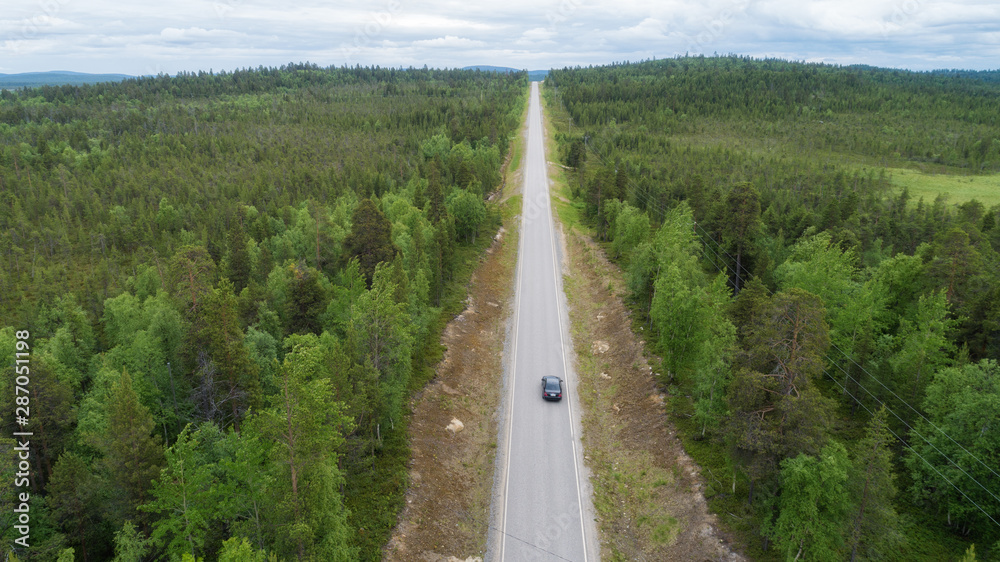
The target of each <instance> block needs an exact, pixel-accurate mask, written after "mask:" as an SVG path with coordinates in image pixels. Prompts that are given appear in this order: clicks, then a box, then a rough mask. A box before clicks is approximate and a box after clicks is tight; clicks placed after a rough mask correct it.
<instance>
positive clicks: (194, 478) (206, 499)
mask: <svg viewBox="0 0 1000 562" xmlns="http://www.w3.org/2000/svg"><path fill="white" fill-rule="evenodd" d="M199 433H200V432H199V431H192V428H191V426H190V425H188V426H186V427H185V428H184V429H183V430H182V431H181V433H180V435H178V436H177V441H176V442H174V444H173V445H171V446H170V447H169V448H167V450H166V453H165V457H166V463H165V465H164V467H163V469H162V470H161V471H160V475H159V477H158V478H156V479H155V480H153V488H152V491H151V495H152V496H153V497H152V500H151V501H150V502H148V503H146V504H144V505H143V506H141V507H140V509H142V510H143V511H148V512H151V513H155V514H158V515H159V518H158V519H157V520H156V521H154V522H153V533H152V536H151V537H150V540H151V542H152V543H153V544H155V545H158V546H160V547H163V548H165V550H166V552H167V555H168V556H170V557H171V558H172V559H173V558H179V557H181V556H182V555H184V554H190V555H191V556H195V557H196V556H197V555H198V554H199V552H201V551H202V548H203V546H204V544H205V535H206V533H207V532H208V529H209V525H210V524H211V522H212V519H214V512H215V508H216V506H217V498H216V497H215V494H214V490H213V488H212V480H213V474H212V471H213V469H214V464H213V463H211V461H210V459H206V458H205V457H204V455H203V454H202V453H201V451H200V450H199V447H200V446H201V443H200V441H199V436H200V435H199Z"/></svg>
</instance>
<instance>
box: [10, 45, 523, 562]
mask: <svg viewBox="0 0 1000 562" xmlns="http://www.w3.org/2000/svg"><path fill="white" fill-rule="evenodd" d="M526 91H527V77H526V75H525V74H524V73H517V74H498V73H484V72H476V71H457V70H456V71H438V70H426V69H425V70H416V69H407V70H401V69H380V68H360V67H358V68H351V69H347V68H319V67H316V66H315V65H308V64H299V65H288V66H284V67H281V68H259V69H256V70H239V71H235V72H226V73H219V74H213V73H199V74H197V75H195V74H182V75H179V76H176V77H168V76H158V77H148V78H138V79H129V80H125V81H124V82H121V83H116V84H99V85H89V86H62V87H42V88H37V89H23V90H18V91H4V92H2V93H0V199H2V201H0V266H2V272H0V316H2V318H3V322H2V325H0V360H2V363H0V364H2V365H3V372H2V373H0V425H2V427H3V434H4V435H5V436H9V435H11V433H12V432H13V431H16V429H15V428H16V427H18V426H16V425H15V424H14V421H15V420H14V419H13V412H14V406H15V404H14V401H15V394H14V393H15V390H14V389H13V381H14V380H15V379H14V374H13V367H12V366H11V365H13V358H14V353H15V341H16V339H17V338H16V334H17V333H18V332H19V331H28V332H30V338H29V343H30V346H31V373H32V376H31V383H30V384H31V391H32V394H31V401H32V402H31V411H32V416H31V419H30V422H29V423H30V427H29V428H28V429H33V430H34V432H35V433H34V435H35V436H37V437H35V438H33V439H32V456H31V479H30V484H29V486H28V488H27V489H25V490H15V489H13V486H14V481H15V480H14V477H13V473H14V471H15V470H16V465H15V464H13V463H14V457H13V455H12V454H10V452H11V448H12V447H13V446H14V445H15V444H14V443H13V442H12V441H11V440H10V439H9V438H6V437H5V438H3V439H0V448H2V449H3V450H4V451H7V453H8V454H5V455H4V456H3V459H2V460H0V474H2V475H3V478H2V480H0V498H2V501H3V502H9V501H12V500H11V498H13V497H15V496H14V493H15V491H21V492H28V491H30V495H31V499H32V500H31V501H32V503H31V510H32V512H31V514H32V515H31V548H28V549H23V548H20V547H16V545H15V544H14V543H13V540H14V539H15V538H16V534H15V533H16V531H15V530H14V529H13V528H12V526H11V524H10V523H11V521H12V519H11V517H12V514H13V513H12V506H11V505H10V503H4V504H3V505H4V506H6V507H5V508H4V511H3V513H0V521H3V522H4V524H3V525H0V549H2V550H3V553H4V555H6V554H7V553H10V552H16V553H17V555H18V556H20V559H22V560H55V559H57V558H58V559H59V560H60V561H66V560H74V559H75V560H110V559H113V558H115V557H116V556H117V557H118V558H115V559H119V560H154V559H155V560H181V559H185V560H202V559H204V560H210V561H211V560H265V559H268V557H270V556H273V557H276V558H277V559H284V560H292V559H298V560H323V561H332V560H378V559H380V558H381V556H382V548H383V546H384V544H385V543H386V541H387V540H388V538H389V533H390V531H391V529H392V527H393V525H395V523H396V519H397V514H398V513H399V510H400V509H401V508H402V505H403V502H404V493H405V491H406V487H407V463H408V461H409V459H410V451H409V447H408V444H407V441H406V436H407V433H406V430H407V403H408V398H409V396H410V395H411V393H413V392H414V391H416V390H418V389H420V388H422V387H423V385H424V384H425V383H426V381H427V380H429V378H430V377H431V376H433V369H432V367H433V366H434V365H435V364H436V363H437V362H438V361H439V360H440V358H441V355H442V349H441V346H440V344H439V340H440V335H441V331H442V330H443V328H444V326H445V325H446V323H447V321H448V320H449V319H450V318H451V316H452V315H454V314H456V313H457V312H459V311H460V310H461V309H462V306H463V304H462V303H463V302H464V299H465V296H466V289H467V283H468V279H469V277H470V276H471V275H472V272H473V270H474V269H475V267H476V265H477V264H478V263H479V257H480V255H481V254H482V252H483V250H484V249H485V248H487V247H488V246H489V245H490V243H491V242H492V239H491V235H492V233H493V232H495V231H496V229H497V227H498V226H499V224H500V220H501V216H500V211H499V209H498V208H497V206H495V205H491V204H488V203H487V202H486V197H487V196H488V195H489V194H490V193H491V192H492V191H494V190H495V189H496V188H498V187H499V185H500V182H501V178H502V177H503V171H504V170H503V166H504V162H505V157H506V153H507V150H508V146H509V145H510V137H511V135H514V134H516V131H517V128H518V126H519V125H520V122H519V117H520V116H521V115H522V113H523V109H524V105H525V102H526V97H525V92H526Z"/></svg>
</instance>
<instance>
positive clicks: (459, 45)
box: [413, 35, 486, 49]
mask: <svg viewBox="0 0 1000 562" xmlns="http://www.w3.org/2000/svg"><path fill="white" fill-rule="evenodd" d="M413 45H414V46H415V47H434V48H450V49H469V48H473V47H485V46H486V43H484V42H482V41H476V40H474V39H468V38H466V37H457V36H455V35H446V36H444V37H437V38H434V39H421V40H419V41H414V42H413Z"/></svg>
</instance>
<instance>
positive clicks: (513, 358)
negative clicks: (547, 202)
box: [498, 93, 531, 561]
mask: <svg viewBox="0 0 1000 562" xmlns="http://www.w3.org/2000/svg"><path fill="white" fill-rule="evenodd" d="M528 103H529V104H530V103H531V98H530V93H529V98H528ZM527 121H528V123H529V124H528V128H529V130H530V128H531V125H530V121H531V112H530V111H529V112H528V119H527ZM524 144H525V148H524V150H525V153H527V151H528V147H527V145H528V141H527V140H525V142H524ZM524 167H525V173H524V177H525V179H527V177H528V173H527V167H528V158H527V154H525V158H524ZM526 191H527V183H525V184H524V185H523V186H522V187H521V225H520V227H519V229H518V230H520V232H519V233H518V243H517V283H516V288H515V289H514V333H513V340H514V345H513V346H512V347H511V354H510V391H509V393H508V395H507V424H506V425H507V430H506V435H505V436H504V469H503V514H502V516H501V518H500V520H501V523H500V554H499V556H498V559H499V560H501V561H502V560H503V557H504V546H505V545H506V542H507V496H508V494H507V490H508V487H509V486H510V436H511V433H512V432H513V429H514V382H515V381H516V380H517V376H516V372H515V367H517V324H518V321H519V320H520V317H521V271H522V269H523V268H524V260H522V259H521V256H522V253H523V252H524V231H525V230H526V229H525V228H524V214H525V211H524V207H525V205H526V204H527V201H528V195H527V193H526Z"/></svg>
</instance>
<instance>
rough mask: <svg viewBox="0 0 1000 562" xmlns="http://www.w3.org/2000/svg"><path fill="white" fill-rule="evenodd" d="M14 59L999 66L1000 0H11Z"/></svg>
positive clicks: (1, 44)
mask: <svg viewBox="0 0 1000 562" xmlns="http://www.w3.org/2000/svg"><path fill="white" fill-rule="evenodd" d="M8 4H10V5H9V6H5V9H4V13H3V14H2V15H0V58H2V59H3V61H2V64H3V66H4V69H5V70H6V71H9V72H27V71H33V70H52V69H68V70H78V71H83V72H125V73H133V74H139V73H148V69H150V68H155V69H157V70H158V71H163V72H168V73H174V72H177V71H179V70H199V69H206V70H207V69H208V68H214V69H223V68H226V69H231V68H236V67H256V66H258V65H265V66H277V65H280V64H284V63H287V62H290V61H307V60H308V61H311V62H315V63H317V64H320V65H331V64H332V65H340V64H352V65H353V64H363V65H364V64H372V65H374V64H378V65H381V66H398V65H403V66H408V65H411V64H412V65H413V66H423V65H424V64H427V65H429V66H449V67H454V66H466V65H470V64H497V65H506V66H514V67H518V68H550V67H562V66H572V65H578V64H579V65H588V64H604V63H608V62H612V61H621V60H639V59H642V58H650V57H653V56H655V57H670V56H674V55H677V54H683V53H685V52H692V53H706V54H710V53H713V52H719V53H729V52H734V53H740V54H747V55H750V56H766V55H778V56H782V57H785V58H791V59H794V60H822V61H830V62H836V63H838V64H851V63H866V64H877V65H883V66H902V67H906V68H914V69H929V68H936V67H939V66H948V67H966V68H995V67H996V66H997V62H996V61H997V60H1000V46H998V45H1000V41H998V39H997V38H998V36H1000V3H997V2H996V1H995V0H700V1H699V2H691V1H689V0H616V1H615V2H593V1H592V0H505V1H503V2H499V1H497V0H482V1H480V2H468V1H466V0H462V1H459V0H373V1H372V2H370V3H363V4H359V3H348V2H346V1H344V0H296V2H294V3H290V4H285V5H278V4H275V3H273V2H270V1H268V0H173V1H172V2H170V3H169V4H165V3H160V4H153V3H148V2H136V3H124V4H123V3H121V2H117V1H116V2H112V1H111V0H87V1H86V2H81V1H80V0H39V1H37V2H35V1H31V2H8Z"/></svg>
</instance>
